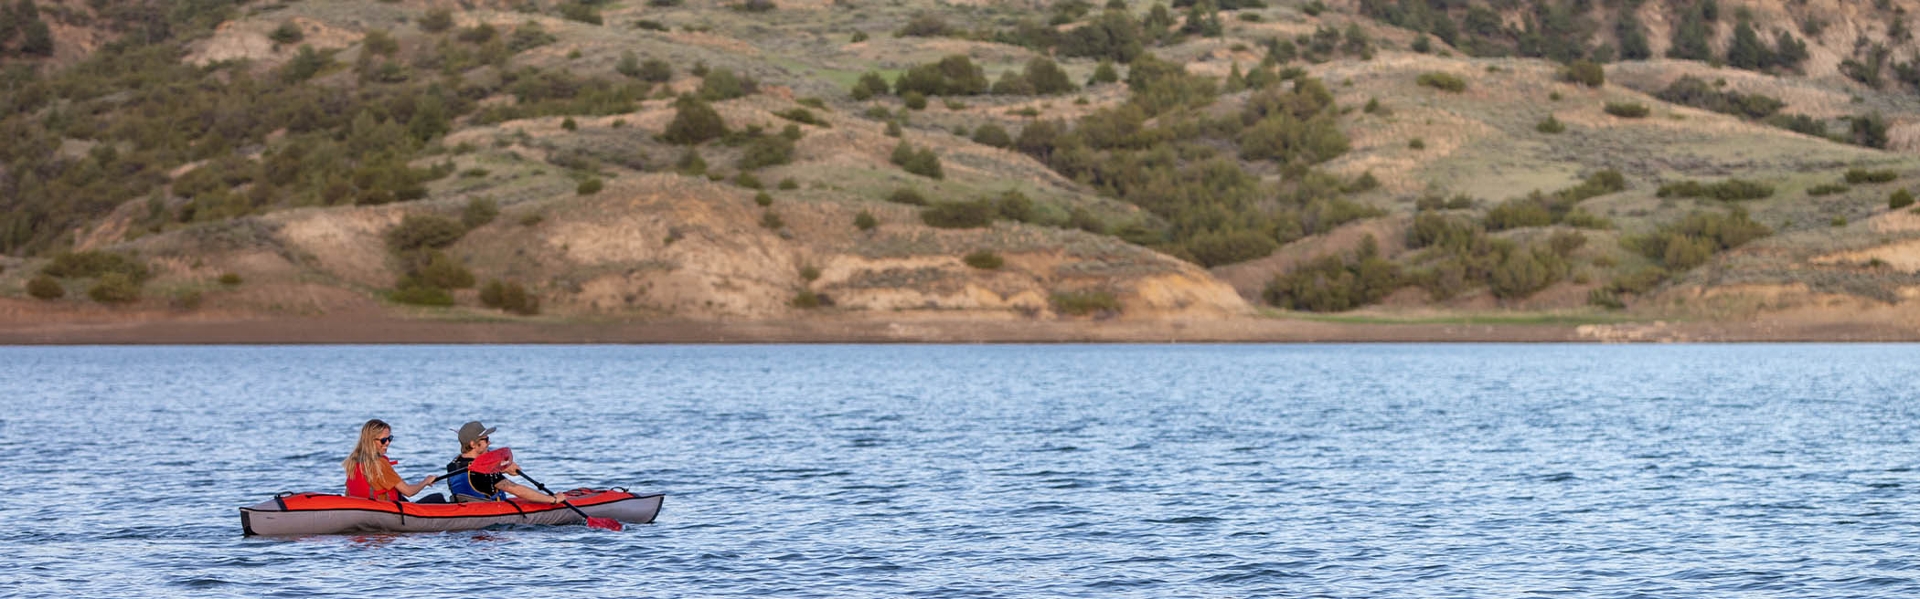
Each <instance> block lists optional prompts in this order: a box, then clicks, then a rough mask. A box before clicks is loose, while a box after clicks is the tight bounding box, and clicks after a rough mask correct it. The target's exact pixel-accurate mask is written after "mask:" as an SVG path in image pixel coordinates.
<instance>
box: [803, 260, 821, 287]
mask: <svg viewBox="0 0 1920 599" xmlns="http://www.w3.org/2000/svg"><path fill="white" fill-rule="evenodd" d="M819 279H820V268H819V267H817V266H814V265H811V264H808V265H806V266H802V267H800V280H802V281H806V282H809V283H811V282H814V281H816V280H819Z"/></svg>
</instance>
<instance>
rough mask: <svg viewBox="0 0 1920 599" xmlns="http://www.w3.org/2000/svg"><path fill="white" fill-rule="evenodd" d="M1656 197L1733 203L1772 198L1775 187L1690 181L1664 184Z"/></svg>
mask: <svg viewBox="0 0 1920 599" xmlns="http://www.w3.org/2000/svg"><path fill="white" fill-rule="evenodd" d="M1654 195H1656V196H1658V197H1663V198H1666V197H1676V198H1713V199H1716V200H1721V201H1727V202H1733V201H1739V200H1758V199H1762V198H1768V197H1772V196H1773V186H1772V185H1767V184H1765V183H1760V182H1758V181H1748V180H1746V179H1726V180H1723V181H1716V182H1712V183H1702V182H1700V181H1695V180H1692V179H1688V180H1684V181H1674V182H1672V183H1666V184H1663V185H1661V186H1660V189H1659V191H1657V192H1655V194H1654Z"/></svg>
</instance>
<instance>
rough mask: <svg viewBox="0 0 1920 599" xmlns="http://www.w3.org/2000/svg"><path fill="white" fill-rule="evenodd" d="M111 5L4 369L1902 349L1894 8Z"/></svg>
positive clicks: (1913, 104) (71, 78)
mask: <svg viewBox="0 0 1920 599" xmlns="http://www.w3.org/2000/svg"><path fill="white" fill-rule="evenodd" d="M100 6H108V9H106V10H102V9H101V8H98V7H97V6H96V3H88V2H79V1H67V2H47V1H44V0H41V1H37V2H22V3H19V4H18V5H14V6H9V7H7V8H6V9H5V10H4V11H0V13H4V14H3V15H0V16H5V17H6V19H5V22H4V23H0V59H3V60H4V61H5V64H6V68H5V70H4V71H0V82H4V83H5V85H0V104H4V105H5V106H6V107H8V108H9V109H10V110H8V111H7V112H5V113H0V114H4V115H6V116H5V117H4V120H0V130H4V131H5V132H6V133H7V135H8V136H9V138H10V139H16V140H20V143H17V144H14V145H12V146H11V147H8V148H5V149H0V159H4V165H3V166H0V168H4V170H0V191H4V192H5V193H4V196H0V202H4V207H5V212H4V217H0V251H4V252H5V255H4V256H0V314H4V315H6V316H5V317H4V318H0V320H4V321H5V324H4V325H0V328H4V329H6V330H5V331H0V340H8V341H13V342H21V341H47V340H55V341H57V340H61V339H67V340H95V341H98V340H110V341H111V340H119V341H138V340H143V339H146V338H147V337H143V336H151V338H152V339H159V340H165V339H178V340H189V341H192V340H222V339H240V338H236V337H226V336H223V335H226V334H227V333H223V332H219V331H224V330H227V329H229V328H231V327H233V326H235V323H248V324H247V325H246V326H248V327H254V328H256V329H258V330H261V331H281V332H282V333H281V334H279V336H278V337H276V336H275V334H272V333H262V334H261V335H256V336H252V337H244V339H245V340H253V341H260V340H267V341H271V340H276V339H281V340H293V341H298V340H377V341H404V340H476V339H489V340H516V339H519V340H562V339H576V340H580V339H585V340H615V341H617V340H645V339H661V340H717V339H768V340H832V339H849V340H887V339H900V340H911V339H930V340H996V339H998V340H1048V339H1102V340H1125V339H1133V340H1147V339H1153V340H1158V339H1168V338H1182V339H1222V340H1253V339H1341V338H1350V339H1465V338H1477V339H1529V340H1536V339H1537V340H1547V339H1597V340H1654V339H1826V338H1833V339H1842V338H1845V339H1866V338H1875V339H1911V338H1920V309H1916V308H1915V306H1916V304H1915V303H1914V302H1915V301H1916V300H1920V214H1916V213H1915V212H1914V210H1915V209H1914V208H1913V207H1912V206H1911V201H1912V195H1911V194H1912V192H1911V191H1909V190H1908V188H1909V187H1910V186H1911V185H1912V183H1911V181H1913V180H1915V177H1916V176H1920V159H1917V157H1916V155H1915V152H1916V151H1920V125H1916V123H1920V118H1916V116H1920V98H1916V96H1915V93H1916V89H1920V44H1916V43H1915V42H1914V40H1913V39H1912V37H1913V36H1912V35H1911V33H1910V31H1909V26H1910V20H1911V19H1910V17H1911V11H1913V10H1920V2H1902V1H1888V2H1839V1H1835V0H1825V1H1823V0H1804V1H1802V0H1794V1H1762V2H1737V1H1733V0H1722V1H1720V2H1712V1H1701V2H1685V1H1669V2H1661V1H1657V0H1652V1H1645V2H1624V3H1601V2H1588V1H1580V0H1566V1H1555V0H1533V1H1528V2H1497V3H1491V4H1484V3H1460V2H1442V1H1439V0H1431V1H1429V0H1391V1H1389V0H1359V1H1354V2H1340V1H1333V2H1325V1H1313V2H1296V1H1290V0H1265V1H1264V2H1263V1H1259V0H1225V1H1224V2H1219V3H1215V2H1212V1H1203V2H1199V3H1194V2H1177V3H1176V4H1174V5H1160V4H1157V3H1153V2H1143V1H1134V2H1121V1H1118V0H1116V1H1115V2H1111V3H1109V4H1107V5H1105V6H1095V5H1090V4H1087V3H1084V2H1077V1H1074V0H1062V1H1059V2H1028V1H990V0H989V1H976V2H932V1H926V0H903V1H900V2H888V3H881V2H862V1H859V0H840V1H836V2H825V1H818V2H815V1H803V0H795V1H792V2H783V1H779V0H773V1H767V0H745V1H744V2H741V3H737V4H736V3H707V2H695V1H692V0H687V1H684V2H682V1H680V0H648V1H637V0H636V1H625V2H605V1H601V2H594V1H577V0H567V1H562V2H553V1H539V2H508V1H497V2H486V1H474V2H451V1H446V2H442V1H417V0H401V1H393V2H387V1H372V0H306V1H293V2H276V3H266V2H222V1H205V2H193V3H187V2H177V3H176V2H159V1H149V2H135V3H126V4H114V5H100ZM23 23H24V25H23ZM34 23H41V24H42V25H33V24H34ZM42 26H44V37H42V35H43V33H42V32H41V29H40V27H42ZM30 37H31V38H32V39H31V40H29V38H30ZM48 40H50V42H49V41H48ZM49 45H50V47H49ZM409 323H412V324H409ZM113 331H121V332H120V333H113ZM342 331H347V332H344V333H343V332H342ZM351 331H360V333H358V334H355V333H351ZM397 331H401V332H397ZM613 331H625V333H616V332H613ZM402 332H404V333H402ZM116 335H117V336H116ZM409 335H411V336H409Z"/></svg>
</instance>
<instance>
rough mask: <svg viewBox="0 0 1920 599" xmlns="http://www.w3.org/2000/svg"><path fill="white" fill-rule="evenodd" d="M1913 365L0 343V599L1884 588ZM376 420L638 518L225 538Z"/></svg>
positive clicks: (1624, 593) (1908, 578)
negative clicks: (485, 582) (465, 437)
mask: <svg viewBox="0 0 1920 599" xmlns="http://www.w3.org/2000/svg"><path fill="white" fill-rule="evenodd" d="M1916 375H1920V347H1915V346H1908V345H1846V346H1837V345H1737V346H1713V345H1708V346H1553V345H1546V346H1542V345H1365V346H1326V345H1314V346H747V347H710V346H701V347H673V346H651V347H519V346H469V347H110V348H100V347H79V348H0V402H4V407H5V409H4V410H0V463H5V464H6V465H7V466H8V467H7V469H6V473H5V476H4V478H0V480H5V481H6V483H5V486H4V492H3V493H0V520H4V521H5V522H6V526H4V527H0V595H4V596H9V597H12V596H20V597H45V596H56V595H58V596H85V597H121V596H183V597H184V596H193V597H202V596H249V597H251V596H298V597H310V596H331V597H347V596H352V597H367V596H380V597H430V598H444V597H450V596H459V595H462V594H470V595H473V596H505V595H508V594H512V595H513V596H593V597H598V596H647V597H763V596H773V597H907V596H916V597H1066V596H1073V597H1255V596H1260V597H1303V596H1326V597H1568V596H1571V597H1637V596H1647V597H1684V596H1719V597H1732V596H1739V597H1815V596H1818V597H1912V596H1920V498H1917V497H1915V492H1916V491H1920V471H1916V470H1915V469H1914V468H1915V466H1916V464H1920V450H1917V449H1916V446H1915V441H1916V436H1917V433H1920V418H1916V416H1920V414H1916V412H1920V385H1916V381H1917V380H1920V377H1917V376H1916ZM374 417H378V418H382V419H386V420H388V421H389V422H392V423H394V425H395V428H396V430H395V435H396V437H397V440H396V441H395V443H394V445H393V449H392V453H391V456H392V457H395V458H399V459H400V460H401V464H400V466H399V470H400V472H401V473H402V474H403V475H405V476H407V477H408V478H409V479H417V478H419V477H420V476H422V475H425V474H427V473H430V472H434V471H437V470H438V469H439V467H440V465H441V464H443V463H445V461H446V460H447V459H449V458H450V457H451V456H452V454H453V453H454V451H455V449H456V447H455V443H454V435H453V433H452V432H451V431H450V429H452V428H454V427H457V426H459V425H460V423H462V422H464V421H466V420H469V419H480V420H484V421H486V423H487V424H488V425H490V426H498V427H500V430H499V432H497V433H495V434H494V435H493V438H494V443H495V445H496V446H500V445H504V446H509V447H512V448H513V449H514V450H515V453H516V455H517V457H518V458H519V461H520V463H521V464H523V466H524V467H525V468H526V470H527V472H528V473H529V474H533V475H535V476H536V477H538V478H540V479H541V480H542V481H543V482H546V483H548V485H549V486H553V487H568V488H570V487H576V486H611V485H619V486H625V487H629V488H632V489H633V490H635V491H643V492H662V493H666V494H667V500H666V504H665V507H664V509H663V510H662V512H661V515H660V518H659V521H658V522H657V523H655V524H652V525H630V526H629V527H628V528H627V530H626V531H624V532H619V533H609V532H606V531H596V530H589V529H586V528H584V527H564V528H507V529H500V530H489V531H476V532H463V533H445V534H415V535H369V536H352V537H349V536H325V537H311V538H301V539H283V538H274V539H267V538H247V537H243V536H242V535H241V534H240V526H239V520H238V517H237V512H236V510H235V508H236V507H238V506H241V505H250V504H253V503H256V502H259V501H262V500H264V499H266V498H267V497H268V496H269V495H270V494H272V493H274V492H276V491H283V490H286V491H299V490H324V491H334V490H337V489H339V488H340V485H341V482H340V480H341V469H340V466H339V461H340V460H341V458H342V457H344V455H345V453H346V452H347V451H348V450H349V449H351V446H352V443H353V441H354V435H355V433H356V432H357V430H358V427H359V424H360V423H361V422H363V421H364V420H366V419H367V418H374ZM485 578H491V579H492V580H493V581H494V582H493V583H494V584H498V585H503V586H502V587H498V588H491V589H486V590H481V591H478V592H471V591H473V590H472V589H469V588H463V587H461V586H460V585H459V584H458V583H459V582H460V581H469V580H475V579H485ZM509 587H510V588H513V589H516V590H514V591H512V592H511V593H509V592H508V591H507V590H505V589H506V588H509Z"/></svg>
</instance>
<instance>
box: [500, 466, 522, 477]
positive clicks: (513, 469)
mask: <svg viewBox="0 0 1920 599" xmlns="http://www.w3.org/2000/svg"><path fill="white" fill-rule="evenodd" d="M501 472H505V473H507V474H511V475H514V476H520V465H519V464H507V468H506V469H505V470H501Z"/></svg>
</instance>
